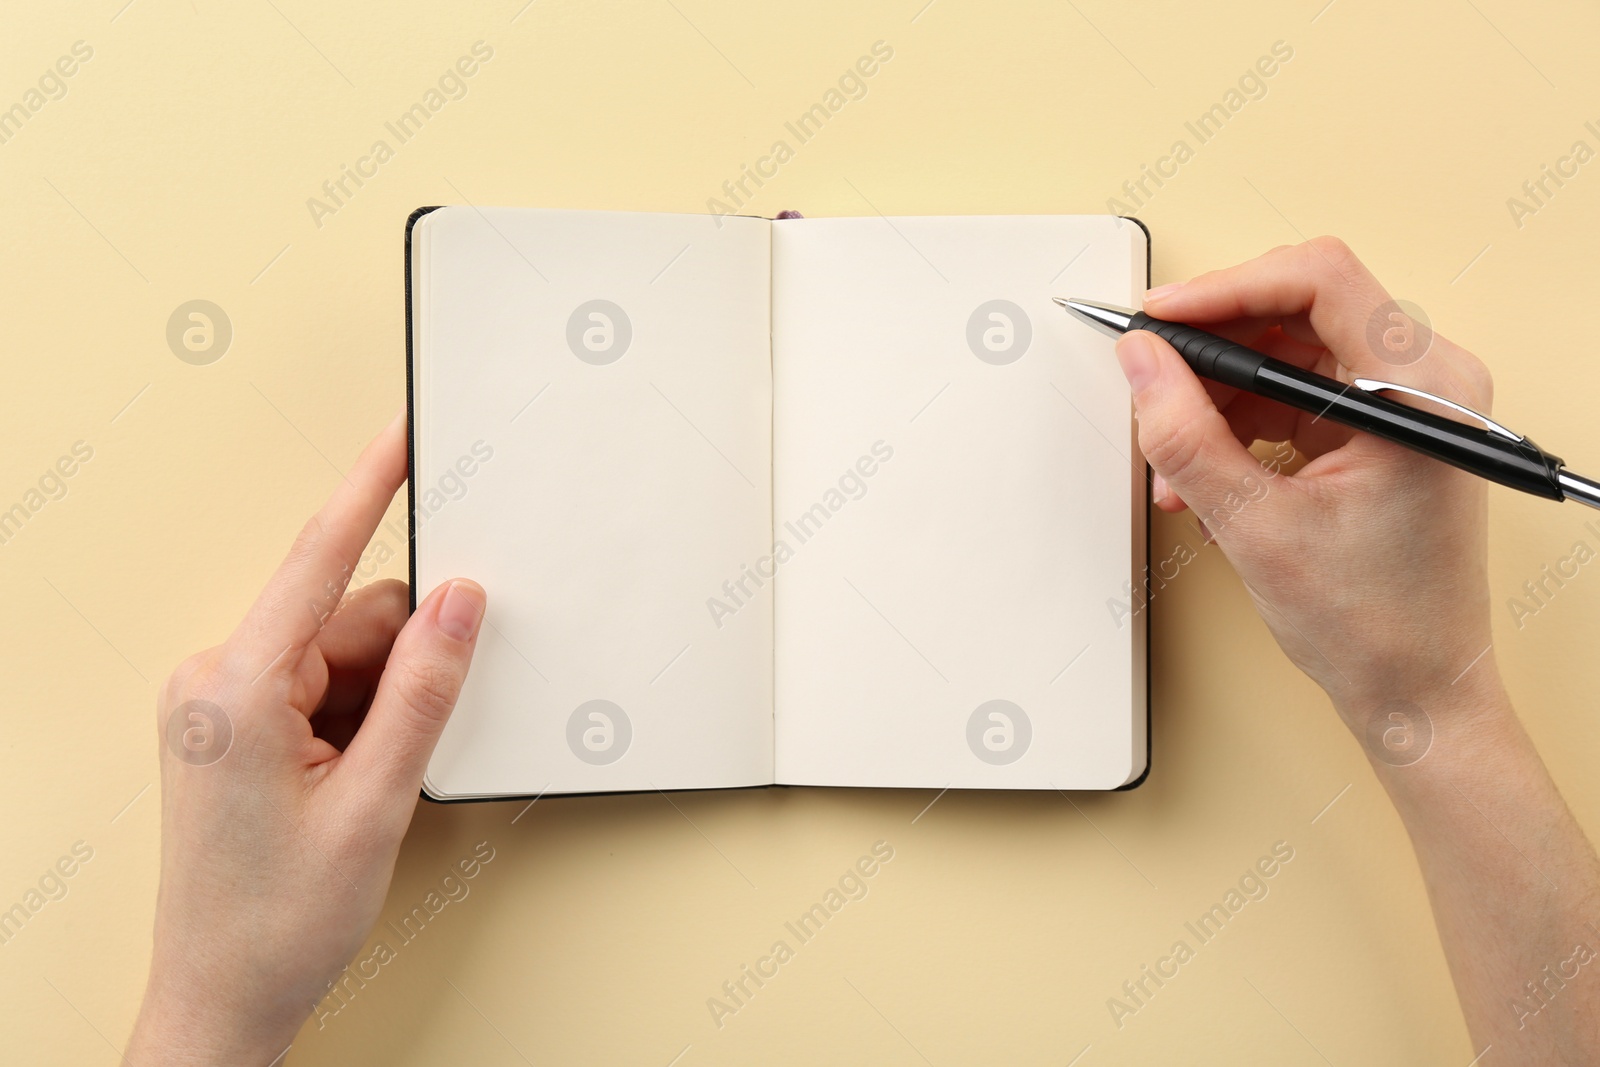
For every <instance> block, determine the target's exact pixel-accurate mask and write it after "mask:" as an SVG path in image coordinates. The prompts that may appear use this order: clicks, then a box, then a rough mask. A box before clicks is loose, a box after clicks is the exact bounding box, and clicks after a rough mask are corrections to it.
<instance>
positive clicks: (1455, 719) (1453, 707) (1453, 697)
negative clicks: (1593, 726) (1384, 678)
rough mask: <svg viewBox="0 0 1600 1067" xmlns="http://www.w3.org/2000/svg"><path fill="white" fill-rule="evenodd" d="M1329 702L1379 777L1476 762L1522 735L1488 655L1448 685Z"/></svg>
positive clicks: (1352, 693)
mask: <svg viewBox="0 0 1600 1067" xmlns="http://www.w3.org/2000/svg"><path fill="white" fill-rule="evenodd" d="M1333 703H1334V707H1335V709H1337V711H1338V713H1339V717H1340V718H1341V719H1342V720H1344V723H1345V725H1346V726H1347V727H1348V728H1349V729H1350V732H1351V733H1352V734H1353V735H1355V738H1356V740H1357V741H1358V742H1359V743H1360V744H1361V746H1362V749H1363V751H1365V752H1366V754H1367V758H1368V759H1369V760H1370V761H1371V762H1372V764H1373V766H1374V767H1375V768H1376V769H1378V770H1379V771H1380V775H1381V773H1382V772H1383V771H1384V770H1396V769H1408V768H1417V769H1418V770H1419V772H1420V770H1421V769H1423V768H1424V765H1427V766H1428V767H1439V766H1443V765H1448V764H1454V763H1456V762H1458V761H1460V760H1463V759H1468V760H1470V759H1474V758H1477V757H1478V756H1480V755H1481V754H1483V753H1485V752H1493V751H1496V750H1498V749H1500V748H1501V747H1502V746H1504V745H1505V744H1506V743H1508V742H1513V741H1516V740H1517V739H1520V738H1523V737H1524V736H1525V735H1524V734H1523V732H1522V727H1521V724H1520V723H1519V722H1518V721H1517V717H1516V712H1515V711H1514V710H1513V708H1512V706H1511V699H1510V696H1509V695H1508V694H1507V693H1506V690H1505V686H1504V684H1503V683H1502V681H1501V678H1500V674H1499V671H1498V669H1497V668H1496V666H1495V664H1494V661H1493V658H1492V654H1486V655H1485V656H1484V658H1483V660H1482V661H1481V662H1479V663H1477V664H1475V665H1474V666H1473V667H1472V668H1471V669H1469V670H1468V671H1466V672H1464V673H1463V674H1462V675H1461V676H1460V677H1458V678H1456V679H1455V680H1454V681H1452V682H1449V683H1447V684H1436V685H1432V686H1424V687H1419V688H1405V687H1400V686H1388V687H1383V688H1378V687H1372V688H1368V689H1365V690H1358V689H1355V688H1351V689H1348V690H1346V691H1343V692H1340V693H1336V694H1333Z"/></svg>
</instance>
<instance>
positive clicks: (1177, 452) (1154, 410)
mask: <svg viewBox="0 0 1600 1067" xmlns="http://www.w3.org/2000/svg"><path fill="white" fill-rule="evenodd" d="M1117 361H1118V362H1119V363H1120V364H1121V365H1122V373H1123V376H1124V377H1126V378H1127V379H1128V386H1129V388H1130V389H1132V390H1133V409H1134V416H1135V418H1137V419H1138V420H1139V451H1141V452H1143V453H1144V456H1145V459H1147V460H1149V462H1150V466H1151V468H1152V469H1153V470H1154V471H1155V472H1156V473H1157V474H1159V475H1160V476H1161V477H1162V478H1164V479H1166V482H1167V485H1169V486H1170V487H1171V489H1172V491H1173V492H1174V493H1176V494H1177V495H1178V496H1180V497H1182V498H1183V500H1184V501H1185V502H1186V503H1188V505H1189V507H1190V508H1192V509H1193V510H1194V512H1195V514H1196V515H1197V516H1199V518H1200V520H1201V521H1202V522H1205V523H1206V524H1207V526H1208V527H1209V528H1210V529H1211V530H1212V531H1213V532H1215V531H1216V530H1217V529H1218V528H1219V526H1220V525H1223V524H1226V523H1227V522H1228V521H1230V520H1232V519H1233V517H1234V516H1235V515H1237V514H1238V513H1239V512H1240V511H1241V510H1242V502H1244V501H1250V500H1254V499H1259V497H1260V495H1261V493H1262V486H1263V480H1262V476H1261V465H1260V464H1259V463H1258V462H1257V461H1256V459H1255V457H1253V456H1251V455H1250V452H1249V451H1248V450H1247V449H1246V448H1245V447H1244V446H1243V445H1241V444H1240V443H1239V441H1238V438H1236V437H1235V436H1234V434H1233V430H1232V429H1230V428H1229V426H1228V420H1227V419H1226V418H1225V417H1224V416H1223V415H1222V413H1221V412H1220V411H1218V410H1217V406H1216V404H1214V403H1213V402H1212V400H1211V395H1210V394H1209V393H1207V392H1206V389H1205V386H1204V385H1202V384H1201V382H1200V379H1199V378H1198V377H1196V376H1195V373H1194V371H1193V370H1191V369H1190V368H1189V365H1188V364H1187V363H1185V362H1184V360H1183V357H1182V356H1180V355H1178V353H1177V351H1176V350H1175V349H1174V348H1173V347H1172V346H1171V345H1169V344H1167V342H1166V341H1164V340H1162V339H1161V338H1160V337H1157V336H1156V335H1155V334H1153V333H1148V332H1146V331H1144V330H1134V331H1132V332H1129V333H1126V334H1124V335H1123V336H1122V337H1121V338H1119V339H1118V340H1117ZM1219 520H1220V522H1219Z"/></svg>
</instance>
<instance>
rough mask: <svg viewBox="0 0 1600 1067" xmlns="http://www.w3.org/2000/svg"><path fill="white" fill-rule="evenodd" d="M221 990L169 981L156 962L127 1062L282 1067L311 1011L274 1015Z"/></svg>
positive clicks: (192, 1066) (200, 1066)
mask: <svg viewBox="0 0 1600 1067" xmlns="http://www.w3.org/2000/svg"><path fill="white" fill-rule="evenodd" d="M221 992H222V991H221V990H217V989H212V990H209V991H208V990H207V989H205V988H204V987H202V986H196V985H194V984H186V983H182V982H175V981H171V980H170V976H166V975H163V974H162V973H161V970H160V969H159V968H157V967H156V966H152V968H151V973H150V980H149V984H148V986H147V988H146V990H145V996H144V1002H143V1003H142V1004H141V1005H140V1008H139V1016H138V1019H137V1020H136V1021H135V1023H134V1027H133V1035H132V1037H131V1038H130V1039H129V1041H128V1052H127V1059H128V1061H129V1062H130V1063H135V1064H143V1063H160V1064H168V1065H172V1067H212V1065H222V1064H228V1065H230V1067H235V1065H245V1067H257V1065H259V1067H279V1065H281V1064H282V1062H283V1055H284V1053H285V1052H287V1051H288V1049H289V1045H290V1043H291V1042H293V1040H294V1037H295V1034H296V1033H298V1032H299V1029H300V1026H301V1024H303V1023H304V1022H305V1018H306V1014H309V1012H307V1013H304V1014H300V1015H298V1016H297V1017H294V1018H288V1017H282V1018H274V1017H272V1016H271V1013H268V1012H266V1011H254V1010H251V1009H249V1008H246V1007H243V1006H233V1005H229V1004H227V1003H226V1002H225V1001H224V1000H222V999H221V998H220V994H221ZM279 1014H282V1013H279Z"/></svg>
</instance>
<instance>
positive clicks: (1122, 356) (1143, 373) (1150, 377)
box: [1117, 330, 1159, 393]
mask: <svg viewBox="0 0 1600 1067" xmlns="http://www.w3.org/2000/svg"><path fill="white" fill-rule="evenodd" d="M1117 362H1118V363H1120V364H1122V376H1123V377H1124V378H1126V379H1128V386H1129V388H1131V389H1132V390H1133V391H1134V392H1135V393H1142V392H1144V390H1145V387H1146V386H1148V385H1149V384H1150V383H1151V382H1153V381H1155V380H1156V374H1157V372H1158V370H1159V368H1158V367H1157V366H1156V350H1155V349H1154V348H1151V347H1150V338H1149V337H1147V336H1146V335H1145V333H1144V331H1143V330H1134V331H1133V332H1132V333H1125V334H1123V335H1122V337H1121V338H1120V339H1119V340H1118V341H1117Z"/></svg>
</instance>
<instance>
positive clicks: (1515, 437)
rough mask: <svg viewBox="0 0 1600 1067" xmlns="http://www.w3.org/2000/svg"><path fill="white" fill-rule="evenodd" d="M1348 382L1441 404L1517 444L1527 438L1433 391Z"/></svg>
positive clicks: (1372, 380) (1363, 380)
mask: <svg viewBox="0 0 1600 1067" xmlns="http://www.w3.org/2000/svg"><path fill="white" fill-rule="evenodd" d="M1350 384H1351V385H1353V386H1355V387H1356V388H1357V389H1360V390H1361V391H1363V392H1367V393H1381V392H1395V393H1405V394H1406V395H1407V396H1414V397H1417V398H1418V399H1419V400H1431V401H1433V402H1434V403H1435V404H1443V405H1444V406H1445V407H1447V408H1449V409H1450V410H1451V411H1455V412H1458V413H1460V414H1462V415H1465V416H1466V417H1467V418H1469V419H1473V420H1476V421H1477V422H1480V423H1482V424H1483V428H1484V429H1486V430H1488V431H1489V432H1490V433H1497V434H1499V435H1500V436H1502V437H1504V438H1506V439H1507V440H1510V441H1515V442H1517V443H1518V444H1521V443H1522V442H1523V441H1525V440H1527V438H1525V437H1523V436H1522V435H1521V434H1520V433H1513V432H1512V431H1511V430H1509V429H1507V428H1506V427H1504V426H1502V425H1500V424H1499V423H1498V422H1495V421H1494V420H1493V419H1491V418H1490V417H1489V416H1487V415H1485V414H1483V413H1482V412H1479V411H1473V410H1472V409H1471V408H1469V407H1463V406H1462V405H1460V404H1457V403H1456V402H1455V401H1454V400H1446V399H1445V398H1444V397H1442V396H1435V395H1434V394H1433V393H1429V392H1424V391H1423V390H1421V389H1413V388H1412V387H1411V386H1409V385H1397V384H1395V383H1394V382H1380V381H1378V380H1377V379H1376V378H1357V379H1356V380H1355V381H1353V382H1351V383H1350Z"/></svg>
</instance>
